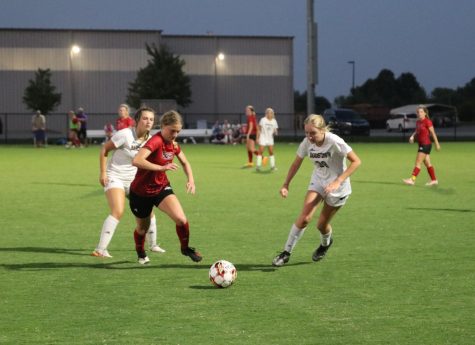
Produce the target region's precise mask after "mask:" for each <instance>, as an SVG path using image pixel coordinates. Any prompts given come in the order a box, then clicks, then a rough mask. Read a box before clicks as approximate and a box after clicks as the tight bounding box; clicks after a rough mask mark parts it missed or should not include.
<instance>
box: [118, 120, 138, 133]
mask: <svg viewBox="0 0 475 345" xmlns="http://www.w3.org/2000/svg"><path fill="white" fill-rule="evenodd" d="M134 126H135V121H134V119H133V118H131V117H119V118H118V119H117V121H116V122H115V129H116V130H118V131H120V130H121V129H124V128H129V127H134Z"/></svg>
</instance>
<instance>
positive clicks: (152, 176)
mask: <svg viewBox="0 0 475 345" xmlns="http://www.w3.org/2000/svg"><path fill="white" fill-rule="evenodd" d="M148 109H149V111H152V112H153V110H152V109H150V108H148ZM182 126H183V120H182V118H181V116H180V114H178V113H177V112H176V111H168V112H166V113H165V114H163V116H162V118H161V119H160V132H158V133H157V134H155V135H154V136H153V137H152V138H150V140H149V141H148V142H147V143H146V144H145V145H144V146H143V147H142V148H141V149H140V150H139V152H138V153H137V155H136V156H135V158H134V159H133V161H132V164H133V165H135V166H136V167H137V168H138V170H137V174H136V175H135V179H134V180H133V181H132V184H131V185H130V198H129V200H130V209H131V210H132V213H133V214H134V215H135V219H136V222H137V227H136V228H135V232H134V240H135V250H136V251H137V255H138V262H139V263H140V264H142V265H143V264H146V263H148V262H149V261H150V260H149V258H148V257H147V253H146V252H145V249H144V242H145V234H146V233H147V230H148V228H149V226H150V214H151V211H152V209H153V206H156V207H158V208H159V209H160V210H161V211H162V212H164V213H165V214H167V215H168V216H169V217H170V218H171V219H172V220H173V221H174V222H175V224H176V232H177V235H178V238H179V240H180V245H181V253H182V254H183V255H185V256H189V257H190V258H191V260H193V261H195V262H198V261H201V259H202V257H201V254H200V253H199V252H198V251H196V250H195V249H194V248H191V247H189V246H188V242H189V237H190V230H189V225H188V220H187V218H186V216H185V213H184V211H183V208H182V207H181V204H180V202H179V201H178V198H177V197H176V195H175V194H174V193H173V189H172V187H171V186H170V182H169V181H168V178H167V175H166V172H167V171H176V170H177V169H178V165H177V164H176V163H173V158H174V157H175V156H176V157H177V158H178V160H179V161H180V163H181V165H182V167H183V170H184V172H185V175H186V176H187V178H188V182H187V183H186V191H187V193H191V194H195V181H194V178H193V172H192V170H191V165H190V163H189V162H188V160H187V159H186V156H185V154H184V153H183V151H181V149H180V146H178V144H177V143H176V141H175V139H176V137H177V136H178V133H179V132H180V131H181V128H182Z"/></svg>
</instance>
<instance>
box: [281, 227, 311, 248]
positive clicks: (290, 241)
mask: <svg viewBox="0 0 475 345" xmlns="http://www.w3.org/2000/svg"><path fill="white" fill-rule="evenodd" d="M305 229H306V227H305V228H303V229H299V228H297V226H296V225H295V224H292V227H291V228H290V231H289V237H288V238H287V242H286V243H285V247H284V250H285V251H287V252H289V253H292V250H293V249H294V247H295V245H296V244H297V242H298V241H299V240H300V238H301V237H302V236H303V233H304V232H305Z"/></svg>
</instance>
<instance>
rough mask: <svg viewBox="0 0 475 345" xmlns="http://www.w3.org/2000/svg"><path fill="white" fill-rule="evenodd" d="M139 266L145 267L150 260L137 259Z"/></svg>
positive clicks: (146, 258) (145, 258)
mask: <svg viewBox="0 0 475 345" xmlns="http://www.w3.org/2000/svg"><path fill="white" fill-rule="evenodd" d="M138 262H139V264H141V265H146V264H148V263H149V262H150V259H149V258H148V256H146V257H144V258H139V261H138Z"/></svg>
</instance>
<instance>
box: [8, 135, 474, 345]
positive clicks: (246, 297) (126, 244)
mask: <svg viewBox="0 0 475 345" xmlns="http://www.w3.org/2000/svg"><path fill="white" fill-rule="evenodd" d="M350 145H351V146H352V147H353V149H354V150H355V152H356V153H357V154H358V155H359V156H360V158H361V160H362V162H363V164H362V166H361V167H360V169H359V170H358V171H357V172H356V173H355V174H354V175H353V177H352V178H351V180H352V187H353V194H352V196H351V197H350V199H349V201H348V203H347V205H346V206H345V207H343V208H342V209H341V210H340V211H339V213H338V214H337V216H336V217H335V219H334V221H333V222H332V225H333V229H334V240H335V242H334V244H333V246H332V248H331V249H330V250H329V252H328V255H327V256H326V257H325V259H324V260H322V261H320V262H318V263H314V262H313V261H312V259H311V255H312V252H313V250H314V249H315V248H316V246H317V245H318V242H319V236H318V233H317V230H316V227H315V220H314V221H313V222H312V223H311V224H310V225H309V227H308V229H307V231H306V234H305V235H304V237H303V238H302V239H301V241H300V242H299V243H298V245H297V247H296V248H295V250H294V252H293V254H292V257H291V259H290V262H289V263H288V264H287V265H285V266H284V267H281V268H274V267H272V265H271V262H272V258H273V257H274V256H275V255H276V254H277V253H278V252H280V251H281V250H282V247H283V245H284V243H285V241H286V239H287V235H288V231H289V228H290V226H291V225H292V223H293V221H294V220H295V218H296V217H297V215H298V213H299V211H300V209H301V206H302V202H303V197H304V194H305V191H306V187H307V184H308V181H309V178H310V175H311V170H312V166H311V164H310V162H309V161H308V160H306V161H305V162H304V164H303V165H302V168H301V169H300V171H299V173H298V174H297V175H296V177H295V178H294V180H293V183H292V185H291V186H290V194H289V197H288V198H287V199H285V200H284V199H282V198H280V196H279V194H278V192H279V189H280V186H281V185H282V182H283V180H284V177H285V175H286V173H287V169H288V167H289V165H290V163H291V162H292V161H293V159H294V157H295V152H296V150H297V144H296V143H294V144H287V143H285V144H283V143H282V144H278V145H277V146H276V149H275V151H276V162H277V167H278V168H279V170H278V171H276V172H274V173H269V172H262V173H256V172H255V171H254V170H253V169H241V166H242V165H243V164H244V163H245V160H246V152H245V148H244V146H213V145H186V146H182V148H183V150H184V152H185V153H186V155H187V157H188V159H189V161H190V162H191V164H192V167H193V171H194V175H195V180H196V186H197V194H196V195H194V196H191V195H187V194H186V193H185V186H184V184H185V176H184V174H183V171H178V172H172V173H168V176H169V178H170V180H171V182H172V186H173V188H174V191H175V193H176V194H177V195H178V197H179V199H180V201H181V203H182V205H183V207H184V209H185V212H186V214H187V216H188V219H189V222H190V232H191V241H190V245H191V246H195V247H196V248H198V249H199V250H200V252H201V253H202V254H203V257H204V259H203V261H202V262H200V263H198V264H196V263H193V262H192V261H191V260H189V258H187V257H185V256H182V255H181V253H180V251H179V241H178V238H177V236H176V233H175V226H174V224H173V223H172V222H171V221H170V220H169V219H168V218H166V217H165V216H164V214H161V213H159V212H158V211H157V224H158V238H159V240H158V242H159V243H160V245H161V246H162V247H163V248H165V249H166V250H167V252H166V253H165V254H155V253H149V257H150V259H151V263H150V265H148V266H140V265H138V264H137V262H136V253H135V250H134V242H133V235H132V232H133V228H134V223H135V222H134V218H133V216H132V214H131V212H130V210H129V209H128V207H127V208H126V212H125V214H124V217H123V218H122V221H121V223H120V224H119V227H118V228H117V231H116V233H115V236H114V238H113V240H112V242H111V245H110V247H109V251H110V253H111V254H112V255H113V256H114V257H113V258H111V259H102V258H96V257H91V256H90V253H91V252H92V250H93V249H94V247H95V245H96V243H97V241H98V238H99V233H100V228H101V226H102V222H103V220H104V218H105V217H106V216H107V214H108V207H107V203H106V200H105V198H104V194H103V191H102V188H101V186H100V185H99V182H98V178H99V177H98V175H99V174H98V170H99V168H98V161H99V159H98V156H99V147H97V146H91V147H89V148H86V149H82V150H79V149H77V150H66V149H64V148H63V147H54V146H50V147H48V148H47V149H34V148H31V147H26V146H24V147H21V146H0V176H1V181H2V186H1V189H0V200H1V208H0V214H1V217H0V231H1V237H0V344H325V345H330V344H345V345H349V344H430V345H435V344H450V345H453V344H474V343H475V248H474V247H475V197H474V195H475V173H474V171H475V160H474V155H475V154H474V152H475V143H473V142H471V143H441V145H442V150H441V151H440V152H435V150H434V151H433V153H432V155H431V158H432V163H433V164H434V166H435V169H436V174H437V177H438V179H439V186H437V187H436V188H428V187H425V186H424V183H425V182H426V181H427V179H428V175H427V172H426V170H425V169H422V171H421V174H420V175H419V178H418V180H417V184H416V186H414V187H410V186H406V185H404V184H403V183H402V178H406V177H409V176H410V173H411V171H412V168H413V164H414V160H415V156H416V146H415V145H408V144H352V143H350ZM218 259H226V260H228V261H231V262H232V263H234V264H235V266H236V268H237V270H238V277H237V280H236V282H235V284H234V285H233V286H231V287H230V288H228V289H217V288H215V287H213V286H212V285H211V284H210V282H209V280H208V269H209V266H210V265H211V264H212V263H213V262H214V261H216V260H218Z"/></svg>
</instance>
